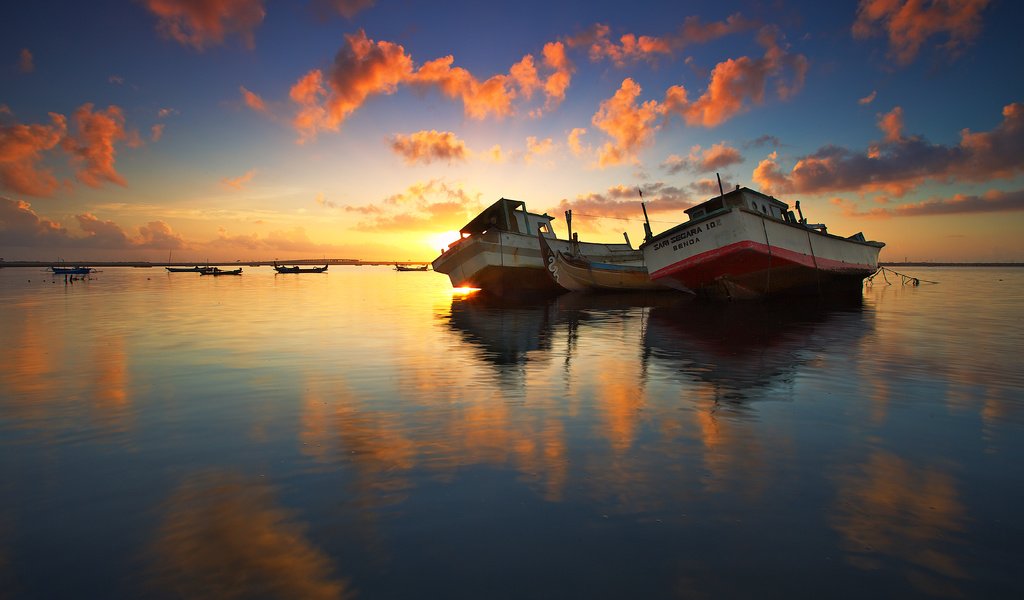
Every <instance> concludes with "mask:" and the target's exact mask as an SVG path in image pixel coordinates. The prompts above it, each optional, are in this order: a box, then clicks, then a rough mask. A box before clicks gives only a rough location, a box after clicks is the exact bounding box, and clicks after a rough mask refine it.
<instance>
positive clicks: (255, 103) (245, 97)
mask: <svg viewBox="0 0 1024 600" xmlns="http://www.w3.org/2000/svg"><path fill="white" fill-rule="evenodd" d="M238 90H239V91H240V92H242V101H243V102H245V105H246V106H248V107H249V108H251V109H253V110H254V111H256V112H261V113H265V112H267V105H266V103H265V102H263V98H261V97H260V95H259V94H257V93H256V92H250V91H249V90H247V89H245V87H244V86H238Z"/></svg>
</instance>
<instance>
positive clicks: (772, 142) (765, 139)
mask: <svg viewBox="0 0 1024 600" xmlns="http://www.w3.org/2000/svg"><path fill="white" fill-rule="evenodd" d="M781 145H782V141H781V140H779V138H777V137H775V136H774V135H762V136H760V137H758V138H757V139H755V140H751V141H749V142H746V143H744V144H743V147H744V148H763V147H764V146H771V147H773V148H778V147H779V146H781Z"/></svg>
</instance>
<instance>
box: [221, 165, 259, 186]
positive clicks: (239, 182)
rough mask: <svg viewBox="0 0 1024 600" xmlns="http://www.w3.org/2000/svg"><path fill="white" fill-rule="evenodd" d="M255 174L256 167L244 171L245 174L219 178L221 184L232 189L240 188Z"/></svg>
mask: <svg viewBox="0 0 1024 600" xmlns="http://www.w3.org/2000/svg"><path fill="white" fill-rule="evenodd" d="M255 176H256V169H250V170H248V171H246V172H245V175H242V176H240V177H235V178H228V177H224V178H222V179H221V180H220V182H221V183H222V184H224V185H225V186H226V187H229V188H231V189H234V190H241V189H243V188H244V187H245V184H247V183H249V182H250V181H252V178H253V177H255Z"/></svg>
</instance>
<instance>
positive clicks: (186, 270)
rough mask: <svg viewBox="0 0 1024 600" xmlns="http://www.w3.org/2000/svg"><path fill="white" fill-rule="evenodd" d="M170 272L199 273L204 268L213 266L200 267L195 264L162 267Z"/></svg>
mask: <svg viewBox="0 0 1024 600" xmlns="http://www.w3.org/2000/svg"><path fill="white" fill-rule="evenodd" d="M164 268H165V269H167V270H168V271H169V272H171V273H199V272H201V271H203V270H205V269H212V268H213V267H200V266H199V265H196V266H194V267H164Z"/></svg>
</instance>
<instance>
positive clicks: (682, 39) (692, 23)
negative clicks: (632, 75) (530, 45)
mask: <svg viewBox="0 0 1024 600" xmlns="http://www.w3.org/2000/svg"><path fill="white" fill-rule="evenodd" d="M756 26H757V23H756V22H755V21H751V20H749V19H746V18H744V17H743V16H741V15H740V14H738V13H737V14H733V15H730V16H729V17H728V18H726V20H725V21H717V22H713V23H702V22H701V20H700V17H697V16H690V17H687V18H686V20H685V21H684V22H683V24H682V26H680V28H679V30H678V31H677V32H676V33H674V34H672V35H668V36H664V37H654V36H647V35H639V36H638V35H636V34H633V33H626V34H623V35H622V36H620V37H619V39H618V41H617V42H615V41H611V40H610V39H609V35H610V34H611V28H610V27H609V26H607V25H604V24H600V23H598V24H595V25H593V26H592V27H591V28H590V29H588V30H587V31H584V32H582V33H580V34H577V35H575V36H572V37H570V38H568V39H567V40H566V43H567V44H568V45H569V46H570V47H571V48H578V47H587V50H588V55H589V57H590V60H591V61H593V62H598V61H601V60H609V61H611V62H612V63H613V64H614V65H616V66H618V67H624V66H626V65H627V64H629V63H632V62H638V61H648V62H653V61H655V60H656V59H657V58H659V57H670V56H673V55H674V54H675V53H677V52H678V51H680V50H682V49H683V48H685V47H687V46H689V45H692V44H702V43H707V42H710V41H712V40H715V39H718V38H720V37H724V36H726V35H729V34H732V33H738V32H741V31H744V30H747V29H752V28H753V27H756Z"/></svg>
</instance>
